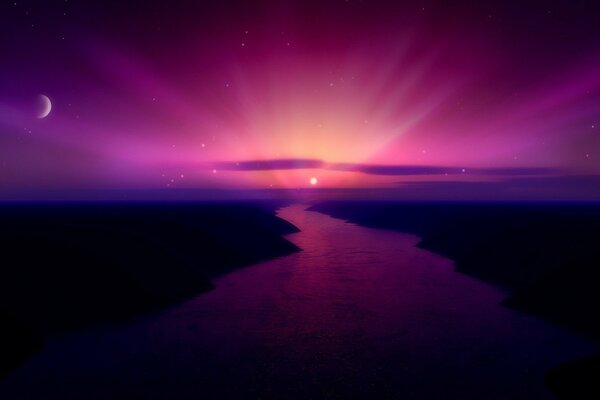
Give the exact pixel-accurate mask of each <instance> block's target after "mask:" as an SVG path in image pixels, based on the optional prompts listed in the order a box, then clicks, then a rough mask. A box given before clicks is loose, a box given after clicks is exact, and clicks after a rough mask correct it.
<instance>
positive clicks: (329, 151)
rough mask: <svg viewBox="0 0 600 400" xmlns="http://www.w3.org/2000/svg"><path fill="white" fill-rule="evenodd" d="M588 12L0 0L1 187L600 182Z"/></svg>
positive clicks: (558, 189)
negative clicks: (0, 59)
mask: <svg viewBox="0 0 600 400" xmlns="http://www.w3.org/2000/svg"><path fill="white" fill-rule="evenodd" d="M450 3H451V4H450ZM599 19H600V6H598V5H595V4H594V2H593V1H589V2H586V1H573V0H571V1H561V2H552V1H544V2H523V1H502V2H492V1H457V2H442V1H414V2H389V1H386V2H378V1H358V0H336V1H327V0H325V1H222V2H197V1H166V0H165V1H137V0H134V1H127V2H123V1H83V0H81V1H77V0H45V1H19V0H16V1H4V2H2V3H0V52H1V53H0V54H1V57H2V61H1V62H0V198H11V196H13V197H14V196H16V197H18V196H20V195H22V196H24V197H27V196H33V197H42V198H43V197H44V196H45V195H50V194H52V193H56V192H60V193H73V191H77V190H92V191H94V190H96V191H101V190H153V191H161V192H168V191H172V190H178V189H179V190H183V189H185V190H190V189H199V190H211V189H228V190H240V191H242V190H261V189H268V190H271V189H273V190H275V189H277V190H279V189H299V188H300V189H301V188H313V189H317V188H320V189H348V190H355V189H356V190H358V189H393V190H396V189H402V190H414V188H419V190H421V192H419V193H422V194H423V197H425V198H426V197H428V196H429V194H431V193H437V196H439V195H440V194H441V195H442V196H443V194H444V193H446V194H448V193H450V194H451V195H449V197H452V198H460V197H461V196H463V195H464V196H467V197H468V196H469V195H470V194H469V193H473V192H472V188H476V189H477V191H479V192H487V193H490V192H493V191H495V190H498V188H502V190H504V192H505V193H506V194H505V195H506V196H508V197H514V198H515V199H519V198H524V197H527V196H530V195H531V193H532V189H531V188H536V191H535V193H536V196H539V197H542V198H552V197H553V196H559V197H560V196H563V197H564V196H565V194H568V196H571V197H573V198H578V199H584V200H586V199H595V198H596V197H595V196H598V199H600V196H599V194H598V193H597V192H594V191H590V185H594V183H597V182H598V180H597V177H598V176H599V175H600V23H599V22H598V21H599ZM42 96H46V97H42ZM46 114H47V115H46ZM41 117H43V118H41ZM313 178H314V179H313ZM423 188H426V189H427V190H423ZM466 188H469V189H466ZM429 189H431V190H429ZM592 192H593V193H592ZM153 193H156V192H153ZM67 197H68V196H67Z"/></svg>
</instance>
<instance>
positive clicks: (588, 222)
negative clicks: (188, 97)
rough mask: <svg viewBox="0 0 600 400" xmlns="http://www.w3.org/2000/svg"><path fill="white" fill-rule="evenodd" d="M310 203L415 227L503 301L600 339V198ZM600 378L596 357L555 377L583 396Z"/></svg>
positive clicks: (391, 225) (386, 224)
mask: <svg viewBox="0 0 600 400" xmlns="http://www.w3.org/2000/svg"><path fill="white" fill-rule="evenodd" d="M310 210H312V211H318V212H322V213H325V214H329V215H331V216H334V217H336V218H341V219H345V220H348V221H350V222H353V223H357V224H360V225H363V226H368V227H374V228H383V229H391V230H397V231H401V232H409V233H413V234H416V235H418V236H420V237H421V238H422V240H421V242H420V243H419V245H418V246H419V247H421V248H425V249H428V250H431V251H434V252H436V253H439V254H442V255H444V256H446V257H448V258H450V259H452V260H454V261H455V263H456V269H457V271H460V272H462V273H465V274H468V275H470V276H473V277H476V278H479V279H482V280H484V281H487V282H490V283H493V284H495V285H497V286H500V287H502V288H505V289H508V291H509V293H510V294H509V296H508V298H507V299H506V300H505V301H504V302H503V303H504V305H506V306H508V307H511V308H514V309H518V310H522V311H526V312H529V313H532V314H536V315H539V316H542V317H544V318H546V319H548V320H551V321H554V322H557V323H560V324H563V325H566V326H568V327H571V328H572V329H575V330H577V331H578V332H580V333H582V334H585V335H587V336H590V337H592V338H594V339H596V340H598V339H600V313H598V306H599V305H600V246H599V245H598V240H599V238H600V205H596V204H573V203H564V204H562V203H561V204H558V203H539V204H536V203H524V204H516V203H398V202H394V203H392V202H342V201H330V202H323V203H318V204H316V205H314V206H313V207H311V208H310ZM573 371H578V372H573ZM599 378H600V358H598V357H595V358H591V359H589V360H583V361H580V362H574V363H573V364H572V365H571V364H569V365H565V366H559V367H557V368H556V369H555V370H553V371H552V372H551V373H550V374H549V377H548V382H549V385H550V387H551V388H552V389H553V390H555V391H556V393H557V394H559V392H560V393H562V396H563V397H561V398H569V399H572V398H590V397H576V396H577V393H578V392H580V391H581V390H593V389H594V388H595V390H596V393H597V392H598V388H597V382H598V379H599ZM582 388H583V389H582ZM565 393H566V394H565ZM581 393H585V391H583V392H581ZM594 398H595V397H594Z"/></svg>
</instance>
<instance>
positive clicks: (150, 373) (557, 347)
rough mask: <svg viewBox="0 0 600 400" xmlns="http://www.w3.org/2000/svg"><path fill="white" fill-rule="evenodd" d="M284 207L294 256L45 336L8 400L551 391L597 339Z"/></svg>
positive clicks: (0, 389)
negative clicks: (566, 364) (548, 377)
mask: <svg viewBox="0 0 600 400" xmlns="http://www.w3.org/2000/svg"><path fill="white" fill-rule="evenodd" d="M305 208H306V206H305V205H292V206H289V207H286V208H283V209H281V210H280V211H279V212H278V214H279V216H280V217H282V218H284V219H286V220H288V221H290V222H291V223H293V224H294V225H296V226H297V227H298V228H300V230H301V232H299V233H295V234H292V235H289V236H288V239H289V240H290V241H292V242H294V243H295V244H296V245H298V246H299V247H300V248H301V249H302V251H301V252H298V253H295V254H292V255H289V256H285V257H281V258H278V259H275V260H271V261H267V262H263V263H260V264H257V265H254V266H251V267H247V268H244V269H241V270H238V271H235V272H232V273H229V274H227V275H225V276H222V277H221V278H219V279H217V280H216V281H215V284H216V289H215V290H213V291H211V292H209V293H205V294H202V295H199V296H198V297H196V298H194V299H191V300H189V301H187V302H185V303H183V304H179V305H177V306H174V307H172V308H169V309H167V310H164V311H162V312H160V313H157V314H154V315H150V316H147V317H144V318H141V319H138V320H136V321H132V322H128V323H123V324H116V325H110V326H104V327H101V328H94V329H89V330H86V331H83V332H82V331H79V332H75V333H71V334H68V335H66V336H61V337H58V338H55V339H52V340H51V341H50V342H49V343H48V345H47V346H46V347H45V349H44V350H43V351H41V352H40V353H39V354H37V355H35V356H34V357H32V358H31V359H30V360H28V361H27V362H25V363H24V364H23V365H22V366H21V367H20V368H18V369H17V370H16V371H15V372H14V373H13V374H11V375H10V376H9V377H8V378H7V379H6V380H5V381H4V382H3V383H2V384H0V398H3V399H13V398H14V399H17V398H18V399H29V398H31V399H48V398H60V399H87V400H89V399H113V398H128V399H134V398H143V399H201V398H204V399H209V398H220V399H223V398H282V399H289V398H318V399H321V398H344V399H347V398H367V397H368V398H402V399H441V398H446V399H450V398H459V399H488V400H491V399H534V398H535V399H544V398H548V399H550V398H552V396H551V394H550V393H549V392H548V391H547V390H546V389H545V387H544V385H543V374H544V372H545V371H546V370H547V369H548V368H549V367H551V366H554V365H556V364H557V363H559V362H561V361H564V360H568V359H571V358H577V357H580V356H583V355H585V354H589V353H591V352H592V351H593V350H594V349H595V348H596V347H595V346H594V345H593V344H592V343H590V342H588V341H586V340H584V339H582V338H580V337H578V336H576V335H575V334H573V333H571V332H569V331H568V330H565V329H562V328H559V327H556V326H553V325H551V324H549V323H546V322H544V321H542V320H540V319H537V318H534V317H530V316H527V315H525V314H522V313H518V312H515V311H512V310H508V309H506V308H503V307H501V306H500V305H499V303H500V301H501V300H502V299H503V298H504V297H506V294H505V293H503V292H502V291H501V290H499V289H497V288H494V287H492V286H490V285H487V284H485V283H482V282H480V281H477V280H475V279H472V278H470V277H468V276H465V275H461V274H459V273H457V272H455V271H454V270H453V263H452V261H451V260H448V259H445V258H443V257H441V256H439V255H436V254H433V253H431V252H428V251H426V250H422V249H419V248H417V247H415V245H416V244H417V243H418V241H419V239H418V238H417V237H416V236H413V235H409V234H402V233H398V232H392V231H384V230H376V229H369V228H364V227H360V226H356V225H353V224H350V223H347V222H344V221H342V220H339V219H334V218H330V217H328V216H326V215H323V214H320V213H316V212H309V211H305Z"/></svg>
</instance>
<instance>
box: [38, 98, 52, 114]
mask: <svg viewBox="0 0 600 400" xmlns="http://www.w3.org/2000/svg"><path fill="white" fill-rule="evenodd" d="M38 98H39V99H40V104H41V105H42V108H41V110H40V112H39V113H38V115H37V117H38V118H39V119H42V118H46V117H47V116H48V114H50V111H52V102H51V101H50V99H49V98H48V96H45V95H43V94H40V95H39V96H38Z"/></svg>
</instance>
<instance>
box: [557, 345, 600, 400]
mask: <svg viewBox="0 0 600 400" xmlns="http://www.w3.org/2000/svg"><path fill="white" fill-rule="evenodd" d="M599 375H600V355H596V356H593V357H587V358H583V359H581V360H575V361H571V362H567V363H564V364H561V365H559V366H557V367H555V368H552V369H551V370H550V371H549V372H548V374H547V375H546V384H547V385H548V387H549V388H550V389H552V391H553V392H554V393H555V394H556V396H557V397H558V398H559V399H561V400H562V399H564V400H574V399H575V400H579V399H581V400H584V399H600V382H599V381H598V376H599Z"/></svg>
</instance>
